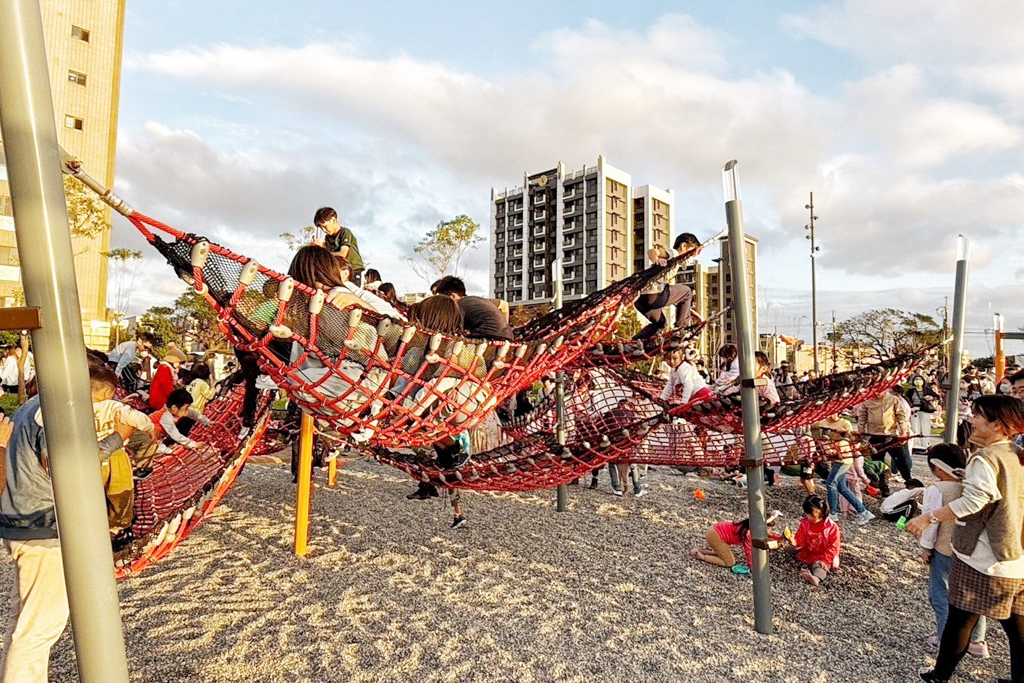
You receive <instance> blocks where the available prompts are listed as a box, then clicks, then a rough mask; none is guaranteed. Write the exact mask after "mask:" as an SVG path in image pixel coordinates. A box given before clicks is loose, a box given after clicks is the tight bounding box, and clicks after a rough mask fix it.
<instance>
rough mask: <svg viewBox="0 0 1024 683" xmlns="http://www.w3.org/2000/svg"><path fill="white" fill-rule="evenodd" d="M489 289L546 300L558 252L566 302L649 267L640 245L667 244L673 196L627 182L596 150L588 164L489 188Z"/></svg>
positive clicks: (511, 297) (524, 301)
mask: <svg viewBox="0 0 1024 683" xmlns="http://www.w3.org/2000/svg"><path fill="white" fill-rule="evenodd" d="M490 220H491V226H490V228H491V272H490V282H491V286H490V289H491V292H492V294H493V296H494V297H496V298H499V299H505V300H506V301H508V302H509V303H510V304H512V305H513V306H520V305H531V304H539V303H547V302H550V301H551V299H552V297H553V293H554V290H553V270H552V266H553V264H554V261H555V259H557V258H559V257H561V258H562V267H563V292H564V297H565V299H566V300H572V299H580V298H583V297H584V296H586V295H588V294H590V293H592V292H594V291H596V290H598V289H603V288H604V287H607V286H608V285H609V284H611V283H612V282H615V281H616V280H621V279H622V278H624V277H626V276H628V275H631V274H633V273H634V272H635V271H636V270H637V269H643V268H646V267H647V266H648V265H650V263H649V260H648V259H647V250H648V249H649V248H650V247H651V246H652V245H654V244H660V245H662V246H665V247H668V246H669V245H670V243H671V236H672V232H673V228H674V221H675V214H674V212H673V194H672V191H671V190H661V189H659V188H657V187H654V186H653V185H644V186H642V187H633V184H632V177H631V176H630V174H628V173H626V172H625V171H622V170H620V169H617V168H615V167H614V166H612V165H611V164H609V163H608V162H607V161H605V159H604V157H603V156H599V157H598V158H597V164H596V165H595V166H584V167H583V168H581V169H579V170H576V171H572V170H569V169H567V168H566V166H565V165H564V164H562V163H561V162H559V163H558V164H557V165H555V166H554V167H552V168H550V169H547V170H545V171H541V172H537V173H532V174H531V173H527V174H524V176H523V184H522V186H521V187H515V188H511V189H508V188H506V189H504V190H497V189H493V188H492V190H491V219H490Z"/></svg>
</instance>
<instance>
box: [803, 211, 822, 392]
mask: <svg viewBox="0 0 1024 683" xmlns="http://www.w3.org/2000/svg"><path fill="white" fill-rule="evenodd" d="M804 208H805V209H809V210H810V212H811V222H810V224H809V225H808V226H807V229H808V230H810V231H811V234H810V235H808V236H807V239H809V240H810V241H811V325H812V327H811V343H812V344H813V345H814V374H816V375H818V376H819V377H820V376H821V364H820V363H819V361H818V272H817V268H816V265H817V263H818V255H817V251H818V247H817V246H815V244H814V221H815V220H817V218H818V217H817V216H815V215H814V193H813V192H812V193H811V203H810V204H806V205H805V206H804Z"/></svg>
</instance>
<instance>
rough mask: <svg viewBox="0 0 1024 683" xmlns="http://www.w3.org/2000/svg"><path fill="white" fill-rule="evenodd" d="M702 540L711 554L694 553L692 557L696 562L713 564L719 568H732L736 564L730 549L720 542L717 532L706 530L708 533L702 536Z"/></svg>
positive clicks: (723, 542) (712, 529)
mask: <svg viewBox="0 0 1024 683" xmlns="http://www.w3.org/2000/svg"><path fill="white" fill-rule="evenodd" d="M704 539H705V540H706V541H707V542H708V545H709V546H711V550H712V551H713V554H712V553H708V552H704V551H700V552H699V553H695V554H694V557H696V558H697V559H698V560H703V561H704V562H707V563H708V564H715V565H718V566H719V567H732V566H733V565H734V564H736V558H735V557H734V556H733V554H732V548H730V547H729V545H728V544H727V543H726V542H725V541H723V540H722V538H721V537H720V536H719V535H718V532H717V531H715V530H714V528H711V529H708V533H707V534H706V535H705V536H704Z"/></svg>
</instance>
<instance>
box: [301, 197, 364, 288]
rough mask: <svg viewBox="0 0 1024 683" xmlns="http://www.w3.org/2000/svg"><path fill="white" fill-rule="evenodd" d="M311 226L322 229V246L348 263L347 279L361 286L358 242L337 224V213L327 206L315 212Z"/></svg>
mask: <svg viewBox="0 0 1024 683" xmlns="http://www.w3.org/2000/svg"><path fill="white" fill-rule="evenodd" d="M313 225H315V226H316V227H318V228H320V229H322V230H323V231H324V233H325V234H326V237H325V238H324V243H323V246H324V247H325V248H326V249H327V251H329V252H331V253H332V254H334V255H335V256H340V257H341V258H343V259H345V260H346V261H348V265H349V266H351V268H352V276H351V277H350V278H349V280H351V281H352V282H353V283H354V284H356V285H358V286H360V287H361V286H362V284H363V257H362V256H361V255H360V254H359V240H357V239H356V236H355V234H353V232H352V231H351V230H349V229H348V228H346V227H343V226H342V225H341V224H340V223H338V212H337V211H335V210H334V209H332V208H331V207H329V206H324V207H321V208H319V209H317V210H316V214H315V215H314V216H313Z"/></svg>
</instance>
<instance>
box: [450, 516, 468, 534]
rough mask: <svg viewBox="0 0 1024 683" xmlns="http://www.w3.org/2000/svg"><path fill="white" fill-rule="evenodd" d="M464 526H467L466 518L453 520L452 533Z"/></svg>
mask: <svg viewBox="0 0 1024 683" xmlns="http://www.w3.org/2000/svg"><path fill="white" fill-rule="evenodd" d="M464 526H466V518H465V517H456V518H455V519H453V520H452V531H454V530H455V529H461V528H462V527H464Z"/></svg>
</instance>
